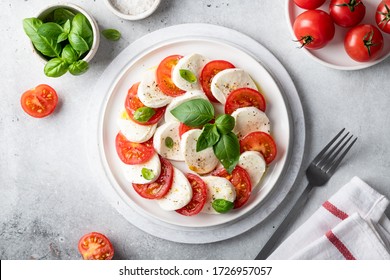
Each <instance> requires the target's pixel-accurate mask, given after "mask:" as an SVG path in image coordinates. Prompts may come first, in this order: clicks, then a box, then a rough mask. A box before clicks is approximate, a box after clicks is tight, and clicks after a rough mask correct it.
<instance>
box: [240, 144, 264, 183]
mask: <svg viewBox="0 0 390 280" xmlns="http://www.w3.org/2000/svg"><path fill="white" fill-rule="evenodd" d="M238 166H240V167H242V168H244V169H245V170H246V172H248V174H249V177H250V180H251V185H252V189H253V188H255V187H256V186H257V185H258V184H259V182H260V180H261V178H262V177H263V174H264V172H265V169H266V166H267V165H266V163H265V160H264V157H263V156H262V155H261V154H260V153H259V152H255V151H246V152H243V153H242V154H241V155H240V159H239V161H238Z"/></svg>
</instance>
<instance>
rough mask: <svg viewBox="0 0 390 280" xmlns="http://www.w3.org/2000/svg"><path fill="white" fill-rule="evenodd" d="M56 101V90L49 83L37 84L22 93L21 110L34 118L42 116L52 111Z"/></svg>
mask: <svg viewBox="0 0 390 280" xmlns="http://www.w3.org/2000/svg"><path fill="white" fill-rule="evenodd" d="M57 103H58V96H57V92H56V91H55V90H54V89H53V88H52V87H51V86H49V85H45V84H42V85H38V86H36V87H35V88H32V89H29V90H28V91H26V92H24V93H23V94H22V97H21V99H20V104H21V105H22V108H23V110H24V111H25V112H26V113H27V114H29V115H30V116H32V117H34V118H43V117H46V116H48V115H50V114H51V113H53V111H54V109H55V108H56V106H57Z"/></svg>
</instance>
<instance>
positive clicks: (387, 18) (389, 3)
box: [375, 0, 390, 33]
mask: <svg viewBox="0 0 390 280" xmlns="http://www.w3.org/2000/svg"><path fill="white" fill-rule="evenodd" d="M375 21H376V24H377V25H378V27H379V28H380V29H381V30H382V31H383V32H386V33H390V0H383V1H381V2H380V3H379V5H378V7H377V8H376V13H375Z"/></svg>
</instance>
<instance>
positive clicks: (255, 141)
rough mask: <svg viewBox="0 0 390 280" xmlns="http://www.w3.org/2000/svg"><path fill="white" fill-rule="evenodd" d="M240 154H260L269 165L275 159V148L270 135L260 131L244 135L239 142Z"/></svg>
mask: <svg viewBox="0 0 390 280" xmlns="http://www.w3.org/2000/svg"><path fill="white" fill-rule="evenodd" d="M240 147H241V153H243V152H245V151H257V152H260V153H261V154H262V155H263V157H264V160H265V162H266V163H267V164H270V163H271V162H272V161H273V160H274V159H275V157H276V154H277V148H276V144H275V141H274V139H273V138H272V136H271V135H269V134H268V133H265V132H261V131H255V132H252V133H249V134H248V135H246V136H245V137H244V138H243V139H241V140H240Z"/></svg>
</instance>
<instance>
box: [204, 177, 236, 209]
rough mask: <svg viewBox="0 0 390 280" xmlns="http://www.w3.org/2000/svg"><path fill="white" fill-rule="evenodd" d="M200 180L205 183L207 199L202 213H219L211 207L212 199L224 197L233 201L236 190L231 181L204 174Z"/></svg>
mask: <svg viewBox="0 0 390 280" xmlns="http://www.w3.org/2000/svg"><path fill="white" fill-rule="evenodd" d="M202 180H203V181H204V182H205V183H206V185H207V200H206V203H205V205H204V207H203V209H202V211H201V212H202V213H206V214H220V213H218V212H217V211H215V210H214V208H213V206H212V205H213V201H214V200H216V199H225V200H228V201H231V202H234V200H235V199H236V190H235V188H234V186H233V185H232V183H230V181H229V180H228V179H226V178H222V177H217V176H205V177H202Z"/></svg>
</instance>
